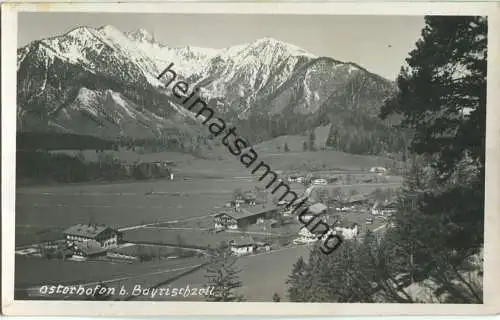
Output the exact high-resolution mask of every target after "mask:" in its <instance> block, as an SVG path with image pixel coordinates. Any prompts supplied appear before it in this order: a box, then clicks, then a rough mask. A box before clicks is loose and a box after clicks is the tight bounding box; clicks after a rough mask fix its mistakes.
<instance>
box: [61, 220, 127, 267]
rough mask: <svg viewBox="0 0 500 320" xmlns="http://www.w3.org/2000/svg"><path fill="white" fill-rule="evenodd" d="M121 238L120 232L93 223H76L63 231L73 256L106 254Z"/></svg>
mask: <svg viewBox="0 0 500 320" xmlns="http://www.w3.org/2000/svg"><path fill="white" fill-rule="evenodd" d="M121 240H122V233H121V232H119V231H117V230H115V229H113V228H111V227H109V226H106V225H98V224H95V223H89V224H77V225H74V226H71V227H69V228H68V229H66V230H65V231H64V241H65V245H66V248H68V249H70V251H71V253H72V256H73V258H83V259H85V258H90V257H98V256H106V255H107V252H108V250H110V249H113V248H116V247H117V246H118V244H119V243H120V242H121Z"/></svg>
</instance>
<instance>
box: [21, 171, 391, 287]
mask: <svg viewBox="0 0 500 320" xmlns="http://www.w3.org/2000/svg"><path fill="white" fill-rule="evenodd" d="M154 165H160V166H164V164H161V163H160V164H154ZM280 177H281V179H283V180H285V179H286V181H287V183H288V185H289V186H290V187H291V188H292V189H293V190H294V191H295V192H296V193H297V194H298V195H300V197H299V199H297V200H296V201H295V203H299V202H301V201H302V200H305V202H304V206H303V207H304V208H307V212H306V213H305V214H302V221H304V220H305V221H312V220H314V221H315V222H314V223H308V224H306V225H304V224H303V222H301V221H299V220H300V219H299V218H298V215H297V213H296V212H293V210H294V206H293V205H291V206H289V203H288V202H287V201H286V199H284V200H280V199H279V196H280V195H279V194H276V195H273V194H271V193H270V192H269V191H268V190H266V189H265V188H264V184H263V183H262V182H259V181H257V179H254V180H255V183H252V184H250V185H252V186H253V187H248V188H236V189H234V190H232V192H231V193H230V194H228V195H227V199H226V201H224V202H222V201H221V203H220V204H219V205H218V206H215V208H214V209H213V210H212V211H211V212H209V213H207V212H200V213H199V214H198V215H195V216H192V217H190V218H186V219H178V220H169V221H143V222H141V223H140V224H137V225H132V226H125V227H114V226H112V225H108V224H103V223H101V222H100V221H98V219H97V218H96V217H95V216H91V217H90V218H89V219H88V222H86V223H78V224H74V225H68V226H67V228H66V229H64V230H62V232H61V233H58V234H59V235H60V236H59V237H58V236H57V235H56V234H57V233H56V234H54V236H53V238H52V239H50V240H49V241H47V240H44V241H41V242H38V243H32V244H28V245H24V246H19V247H18V248H16V255H18V256H19V257H22V258H23V259H28V260H29V261H31V264H32V265H34V266H36V265H37V263H36V262H33V259H37V260H39V261H40V262H41V261H47V262H49V261H50V262H51V263H53V262H54V261H64V262H65V263H69V262H72V263H73V265H75V264H78V266H77V268H79V267H80V266H83V265H88V266H93V265H95V262H109V263H113V264H115V265H116V264H122V265H123V266H125V267H129V268H132V269H133V268H139V269H140V266H142V265H147V264H152V263H155V262H156V263H158V261H163V262H173V261H175V262H177V263H178V264H180V265H184V264H185V263H186V262H188V261H191V260H193V259H194V260H196V261H200V265H201V264H202V261H204V259H205V258H206V256H207V255H209V254H210V250H211V249H215V248H217V247H218V246H219V245H220V244H221V243H225V244H226V245H228V246H229V247H230V249H231V251H232V252H233V253H234V254H235V255H236V256H256V255H260V254H273V253H279V252H281V251H283V250H286V249H287V248H294V247H308V246H310V245H311V244H313V243H315V242H317V241H321V240H322V239H324V238H325V237H326V236H327V235H328V234H330V233H332V234H336V235H339V236H340V237H342V239H343V240H344V241H357V240H360V239H362V238H363V236H364V234H365V233H366V232H367V230H371V231H374V232H375V233H379V234H382V233H383V232H384V230H385V229H386V228H387V227H388V222H387V221H388V217H390V216H391V215H392V214H393V213H394V211H395V209H394V199H395V192H394V189H393V188H392V187H391V186H394V185H395V184H396V185H399V184H400V181H399V180H398V179H399V177H395V176H391V174H390V172H388V170H387V169H386V168H384V167H372V168H369V170H367V171H366V172H358V173H347V174H339V173H334V174H332V173H329V172H328V171H325V172H319V173H314V174H311V173H308V174H301V173H300V172H280ZM163 181H164V183H170V184H182V183H190V182H193V181H192V180H191V179H190V178H187V177H185V178H183V177H182V175H179V176H178V175H177V174H174V170H170V171H169V174H168V175H167V176H166V178H165V179H164V180H163ZM353 186H369V187H370V189H369V190H371V191H370V192H368V193H362V192H359V191H357V190H358V188H353ZM174 195H175V194H174ZM161 196H162V193H161V192H159V191H155V190H154V188H152V189H151V190H149V191H147V192H145V193H144V195H143V197H149V198H150V199H154V198H155V197H161ZM170 196H172V194H170ZM183 196H186V195H183V194H180V193H179V194H177V197H183ZM301 211H302V210H301ZM319 220H321V221H323V222H325V223H326V224H328V226H330V230H329V231H328V234H327V233H326V232H325V230H324V229H322V228H321V227H320V228H317V227H316V221H319ZM42 265H43V264H42ZM136 266H138V267H136ZM56 268H57V267H56ZM124 270H126V269H124ZM188 270H189V268H188ZM113 276H114V277H117V276H118V274H116V275H113ZM114 277H111V278H112V279H113V278H114ZM101 278H102V280H101V281H104V282H111V283H112V282H113V281H112V279H107V277H106V276H105V275H103V276H102V277H101ZM118 278H119V277H118ZM129 278H130V279H137V277H129ZM125 279H126V277H125ZM108 280H110V281H108ZM89 282H90V283H93V282H92V281H89ZM69 283H71V281H69ZM35 288H36V286H35ZM27 290H28V291H29V290H34V289H33V287H31V289H29V288H28V289H27ZM34 296H36V294H35V295H34Z"/></svg>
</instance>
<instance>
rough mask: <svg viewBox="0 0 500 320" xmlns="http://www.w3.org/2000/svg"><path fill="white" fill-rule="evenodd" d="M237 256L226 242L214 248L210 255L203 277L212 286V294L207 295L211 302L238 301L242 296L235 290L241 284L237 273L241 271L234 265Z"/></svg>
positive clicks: (241, 299)
mask: <svg viewBox="0 0 500 320" xmlns="http://www.w3.org/2000/svg"><path fill="white" fill-rule="evenodd" d="M236 261H237V257H236V256H235V255H233V253H232V252H231V249H230V247H229V246H228V245H227V244H226V243H221V245H220V246H219V247H218V248H217V249H215V250H214V251H213V252H212V253H211V256H210V261H209V264H208V265H207V268H206V273H205V278H206V279H207V286H209V287H214V289H213V291H212V292H213V294H212V295H210V296H208V297H207V301H212V302H240V301H244V297H243V295H241V294H238V293H237V292H236V291H235V290H236V289H237V288H240V287H241V286H242V283H241V281H240V279H239V276H238V273H239V272H240V271H241V270H239V269H237V267H236V266H235V264H236Z"/></svg>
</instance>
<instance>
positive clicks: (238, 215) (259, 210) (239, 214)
mask: <svg viewBox="0 0 500 320" xmlns="http://www.w3.org/2000/svg"><path fill="white" fill-rule="evenodd" d="M278 209H279V208H278V207H277V206H275V205H264V206H262V205H255V206H240V210H239V211H234V210H233V211H229V210H228V211H224V212H221V213H219V214H217V215H215V216H216V217H218V216H221V215H228V216H230V217H232V218H234V219H236V220H240V219H245V218H248V217H252V216H256V215H260V214H265V213H267V212H270V211H273V210H278Z"/></svg>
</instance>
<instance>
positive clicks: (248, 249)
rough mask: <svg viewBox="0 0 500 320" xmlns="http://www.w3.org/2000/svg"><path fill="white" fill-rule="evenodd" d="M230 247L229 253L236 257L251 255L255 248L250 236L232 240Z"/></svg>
mask: <svg viewBox="0 0 500 320" xmlns="http://www.w3.org/2000/svg"><path fill="white" fill-rule="evenodd" d="M230 246H231V251H232V252H233V253H234V254H235V255H238V256H241V255H245V254H251V253H253V252H254V251H255V249H256V248H257V245H256V243H255V241H254V240H253V238H252V237H250V236H242V237H239V238H234V240H232V241H231V242H230Z"/></svg>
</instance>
